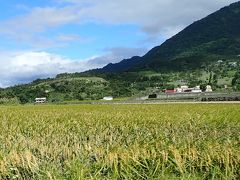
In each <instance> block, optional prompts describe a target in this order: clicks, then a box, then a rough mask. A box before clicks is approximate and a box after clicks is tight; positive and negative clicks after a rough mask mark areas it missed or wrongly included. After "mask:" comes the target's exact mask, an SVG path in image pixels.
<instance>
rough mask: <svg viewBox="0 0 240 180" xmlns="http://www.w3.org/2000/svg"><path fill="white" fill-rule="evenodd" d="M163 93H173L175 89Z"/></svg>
mask: <svg viewBox="0 0 240 180" xmlns="http://www.w3.org/2000/svg"><path fill="white" fill-rule="evenodd" d="M164 92H165V93H175V92H176V90H175V89H167V90H165V91H164Z"/></svg>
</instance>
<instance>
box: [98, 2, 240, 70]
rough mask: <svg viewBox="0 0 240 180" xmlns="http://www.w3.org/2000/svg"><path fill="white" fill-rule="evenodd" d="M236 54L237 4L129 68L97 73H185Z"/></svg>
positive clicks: (239, 35)
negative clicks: (164, 71)
mask: <svg viewBox="0 0 240 180" xmlns="http://www.w3.org/2000/svg"><path fill="white" fill-rule="evenodd" d="M239 54H240V2H237V3H233V4H231V5H230V6H228V7H224V8H222V9H220V10H219V11H217V12H215V13H213V14H211V15H209V16H207V17H206V18H204V19H202V20H199V21H197V22H194V23H193V24H191V25H190V26H188V27H187V28H185V29H184V30H183V31H181V32H180V33H178V34H177V35H175V36H173V37H172V38H170V39H168V40H167V41H166V42H164V43H163V44H162V45H160V46H157V47H155V48H153V49H152V50H150V51H149V52H148V53H147V54H146V55H144V56H143V57H141V58H138V60H137V61H134V63H131V64H130V65H129V64H127V63H126V61H127V60H124V61H122V62H120V63H117V64H109V65H108V66H106V67H104V68H103V69H101V70H98V71H102V72H119V71H120V70H122V71H126V70H127V71H140V70H185V69H193V68H199V67H200V66H201V65H202V64H203V63H207V62H209V61H213V60H217V59H225V58H229V57H236V56H237V55H239ZM129 61H132V59H129ZM119 69H120V70H119Z"/></svg>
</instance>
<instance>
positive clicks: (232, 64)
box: [228, 62, 237, 67]
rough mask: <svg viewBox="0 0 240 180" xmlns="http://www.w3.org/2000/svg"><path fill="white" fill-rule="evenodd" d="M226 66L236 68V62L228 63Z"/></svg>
mask: <svg viewBox="0 0 240 180" xmlns="http://www.w3.org/2000/svg"><path fill="white" fill-rule="evenodd" d="M228 64H229V65H230V66H232V67H237V62H229V63H228Z"/></svg>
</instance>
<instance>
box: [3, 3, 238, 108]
mask: <svg viewBox="0 0 240 180" xmlns="http://www.w3.org/2000/svg"><path fill="white" fill-rule="evenodd" d="M220 59H221V61H219V60H220ZM239 74H240V2H237V3H234V4H232V5H230V6H228V7H225V8H222V9H221V10H219V11H217V12H215V13H213V14H211V15H209V16H207V17H206V18H204V19H202V20H200V21H197V22H194V23H193V24H192V25H190V26H188V27H187V28H185V29H184V30H183V31H181V32H180V33H178V34H177V35H175V36H173V37H172V38H170V39H168V40H167V41H166V42H164V43H163V44H162V45H160V46H157V47H155V48H153V49H152V50H150V51H149V52H148V53H147V54H146V55H144V56H143V57H138V56H136V57H132V58H130V59H125V60H123V61H121V62H119V63H116V64H109V65H107V66H105V67H104V68H102V69H95V70H90V71H87V72H84V73H73V74H68V73H65V74H60V75H57V76H56V77H55V78H52V79H43V80H36V81H33V82H32V83H29V84H26V85H19V86H14V87H10V88H6V89H0V104H1V102H3V103H6V102H8V103H10V104H11V103H13V102H18V100H20V101H21V103H27V102H34V99H35V98H36V97H47V98H48V101H50V102H58V101H72V100H90V99H91V100H97V99H101V98H103V97H104V96H114V97H129V96H133V95H134V96H136V95H138V94H141V95H146V94H147V93H149V92H160V91H162V90H164V89H173V88H174V87H177V86H180V85H188V86H191V87H194V86H201V87H204V86H205V87H206V85H207V84H209V85H211V86H212V87H213V90H214V91H215V90H216V91H233V90H234V91H235V90H240V75H239ZM226 87H227V88H226Z"/></svg>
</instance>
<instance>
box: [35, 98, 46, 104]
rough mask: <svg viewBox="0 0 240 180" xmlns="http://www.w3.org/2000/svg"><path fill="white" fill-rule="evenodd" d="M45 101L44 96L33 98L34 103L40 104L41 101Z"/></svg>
mask: <svg viewBox="0 0 240 180" xmlns="http://www.w3.org/2000/svg"><path fill="white" fill-rule="evenodd" d="M46 102H47V98H46V97H42V98H35V103H36V104H42V103H46Z"/></svg>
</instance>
